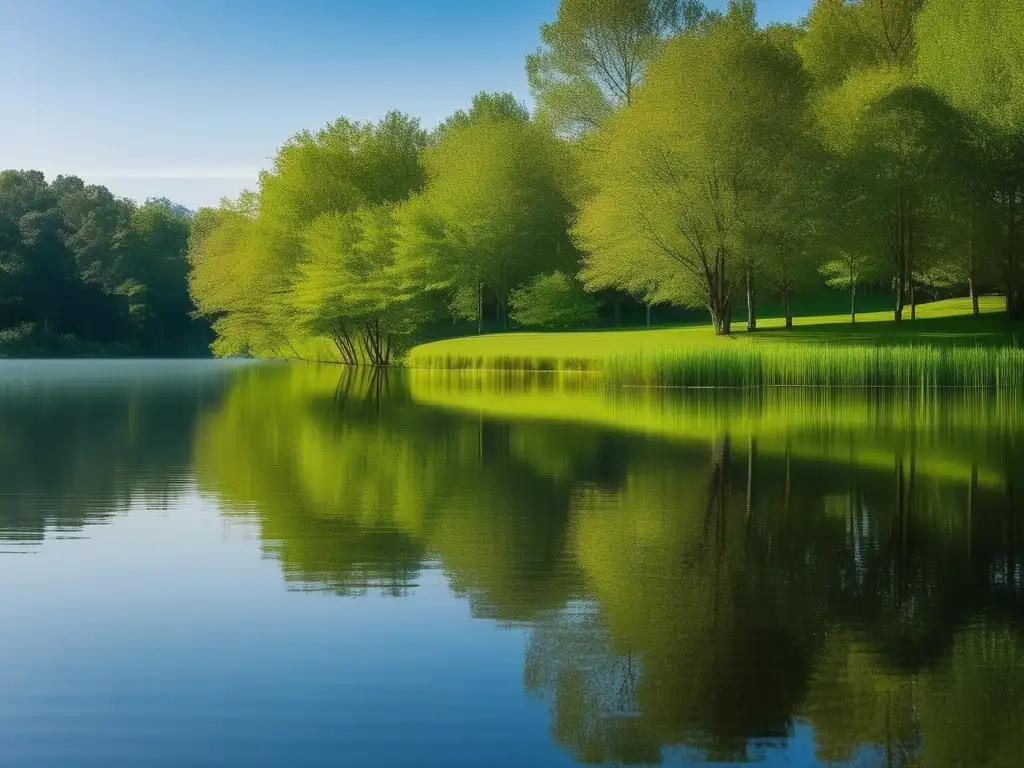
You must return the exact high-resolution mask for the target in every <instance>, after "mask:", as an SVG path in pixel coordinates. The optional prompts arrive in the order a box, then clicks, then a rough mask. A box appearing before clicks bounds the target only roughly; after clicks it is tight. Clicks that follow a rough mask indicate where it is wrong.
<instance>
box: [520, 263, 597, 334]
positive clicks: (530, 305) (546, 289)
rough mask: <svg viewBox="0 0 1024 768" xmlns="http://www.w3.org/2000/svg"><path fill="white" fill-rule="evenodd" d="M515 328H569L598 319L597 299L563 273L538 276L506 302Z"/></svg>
mask: <svg viewBox="0 0 1024 768" xmlns="http://www.w3.org/2000/svg"><path fill="white" fill-rule="evenodd" d="M509 305H510V306H511V308H512V311H511V318H512V320H513V322H515V324H516V325H522V326H534V327H542V328H572V327H579V326H583V325H588V324H590V323H592V322H594V321H595V320H596V319H597V300H596V299H595V298H594V297H593V296H591V295H590V294H589V293H587V292H586V291H584V290H583V287H582V286H581V285H580V284H579V283H577V282H575V281H573V280H571V279H570V278H569V277H567V276H566V275H565V273H563V272H557V271H556V272H550V273H548V274H545V275H538V276H537V277H535V278H534V279H533V280H531V281H530V282H529V283H527V284H526V285H525V286H523V287H522V288H519V289H518V290H514V291H512V295H511V297H510V299H509Z"/></svg>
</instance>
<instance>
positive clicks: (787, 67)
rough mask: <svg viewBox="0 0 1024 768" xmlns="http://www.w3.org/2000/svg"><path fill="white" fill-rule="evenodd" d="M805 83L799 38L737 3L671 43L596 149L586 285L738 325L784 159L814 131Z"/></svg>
mask: <svg viewBox="0 0 1024 768" xmlns="http://www.w3.org/2000/svg"><path fill="white" fill-rule="evenodd" d="M679 73H687V74H686V75H685V76H680V75H679ZM807 91H808V88H807V83H806V78H805V75H804V73H803V69H802V65H801V62H800V59H799V58H798V56H797V55H796V53H795V52H794V51H793V50H792V48H791V47H789V46H786V45H780V44H779V42H778V38H777V37H775V36H771V35H766V34H764V33H761V32H759V31H757V30H755V29H753V28H752V27H751V25H750V21H749V19H748V18H746V17H745V16H743V15H742V14H740V13H738V12H735V13H734V15H733V16H731V17H730V18H727V19H726V20H725V21H723V22H722V23H719V24H716V25H715V26H714V27H713V28H712V29H711V31H710V32H709V33H707V34H706V35H701V36H696V35H684V36H681V37H679V38H676V39H674V40H672V41H671V42H669V43H668V45H667V47H666V49H665V52H664V54H663V55H662V56H661V57H660V58H659V59H658V60H657V61H656V62H655V63H654V64H653V65H652V66H651V69H650V71H649V72H648V75H647V80H646V82H645V83H644V85H643V87H642V88H641V89H640V90H639V92H638V94H637V100H636V103H635V104H634V105H633V106H632V107H630V108H629V109H628V110H624V111H622V112H620V113H619V114H617V115H615V116H614V117H613V118H611V119H610V120H609V122H608V124H607V126H606V127H605V128H604V129H603V130H602V131H601V132H600V134H599V135H598V136H597V137H596V143H597V145H598V146H599V148H600V150H601V151H599V152H596V153H594V154H593V155H592V156H590V157H588V158H587V169H588V176H589V179H588V181H589V182H590V183H591V184H592V187H593V188H594V189H596V190H597V191H596V193H595V194H594V195H593V196H592V197H591V198H590V199H589V200H587V201H586V202H584V203H583V205H582V207H581V211H580V214H579V218H578V221H577V223H576V226H575V229H574V232H575V236H576V238H577V242H578V244H579V246H580V247H581V249H582V250H583V251H584V253H585V265H584V270H583V273H582V276H583V280H584V284H585V285H586V287H587V288H588V290H598V289H601V288H605V287H615V288H618V289H620V290H625V291H630V292H634V293H636V294H638V295H643V296H645V298H646V300H647V301H649V302H651V303H657V302H667V303H674V304H678V305H682V306H688V307H696V306H704V307H706V308H707V309H708V311H709V313H710V314H711V318H712V323H713V324H714V326H715V330H716V332H717V333H729V332H730V329H731V312H732V309H731V307H732V297H733V294H734V292H735V290H736V288H737V287H738V285H740V284H741V283H742V282H743V281H745V280H746V278H747V276H748V274H749V273H750V272H751V271H752V269H753V268H754V266H753V265H754V263H755V260H756V258H757V254H758V253H759V251H758V250H757V248H758V246H759V245H760V243H761V241H762V240H763V239H764V238H765V236H766V233H765V230H764V224H763V221H762V214H763V213H764V212H765V210H766V207H767V206H769V205H770V201H771V200H772V199H773V196H774V195H775V194H777V193H778V185H779V183H780V176H779V175H778V174H777V173H776V171H777V168H778V166H779V165H780V164H781V163H782V162H784V159H785V158H786V157H787V156H788V154H789V153H790V152H791V151H792V150H793V147H794V146H795V145H798V144H799V143H800V141H801V136H802V135H803V133H804V131H805V129H804V117H805V115H806V108H805V105H806V98H807Z"/></svg>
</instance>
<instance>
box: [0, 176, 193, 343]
mask: <svg viewBox="0 0 1024 768" xmlns="http://www.w3.org/2000/svg"><path fill="white" fill-rule="evenodd" d="M192 220H193V214H192V212H191V211H189V210H187V209H186V208H184V207H182V206H180V205H176V204H174V203H172V202H170V201H169V200H166V199H157V200H149V201H147V202H146V203H145V204H143V205H137V204H135V203H133V202H132V201H130V200H125V199H122V198H117V197H115V196H114V195H112V194H111V193H110V191H109V190H108V189H107V188H106V187H102V186H96V185H87V184H85V183H84V182H83V181H82V180H81V179H79V178H77V177H74V176H58V177H57V178H55V179H53V180H52V181H50V182H47V181H46V179H45V178H44V176H43V174H42V173H40V172H38V171H13V170H8V171H3V172H0V355H2V356H6V357H36V356H54V355H60V356H80V355H96V356H100V355H102V356H129V355H138V356H144V357H180V356H203V355H209V354H210V352H209V345H210V342H211V340H212V333H211V331H210V326H209V323H208V322H206V321H205V320H202V319H196V318H194V317H193V314H194V307H193V304H192V300H191V299H190V298H189V295H188V280H187V275H188V238H189V231H190V227H191V223H192Z"/></svg>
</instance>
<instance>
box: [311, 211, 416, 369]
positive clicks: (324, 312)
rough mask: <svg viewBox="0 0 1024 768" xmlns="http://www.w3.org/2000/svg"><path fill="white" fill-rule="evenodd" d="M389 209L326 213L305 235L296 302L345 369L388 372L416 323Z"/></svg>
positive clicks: (413, 295) (412, 296)
mask: <svg viewBox="0 0 1024 768" xmlns="http://www.w3.org/2000/svg"><path fill="white" fill-rule="evenodd" d="M395 237H396V232H395V218H394V207H393V206H389V205H381V206H374V207H368V208H361V209H359V210H356V211H353V212H350V213H326V214H324V215H322V216H320V217H318V218H317V219H315V220H314V221H313V222H312V223H311V224H310V226H309V227H308V228H307V231H306V235H305V238H306V248H305V250H306V254H307V257H306V259H305V260H304V261H303V263H302V264H301V266H300V267H299V278H298V280H297V282H296V286H295V293H294V299H293V300H294V302H295V305H296V309H297V310H298V312H299V316H300V320H301V322H303V323H305V325H306V326H307V327H308V329H309V330H310V331H311V332H312V333H313V334H314V335H324V336H327V337H328V338H330V339H331V340H332V341H333V342H334V343H335V345H336V346H337V348H338V351H339V353H340V354H341V356H342V360H344V361H345V362H346V363H348V364H350V365H356V364H358V363H359V362H361V361H364V360H365V361H367V362H369V363H370V364H371V365H374V366H387V365H389V364H390V363H391V359H392V356H393V355H394V354H395V353H396V352H398V351H400V349H401V347H402V344H403V342H404V340H405V339H406V338H407V337H408V336H409V334H410V333H412V331H413V330H415V328H416V325H417V320H418V313H417V309H418V307H417V305H416V298H417V291H416V289H415V286H412V285H409V284H407V283H405V282H404V279H405V273H403V272H402V271H401V270H400V269H399V267H398V265H397V264H396V260H395Z"/></svg>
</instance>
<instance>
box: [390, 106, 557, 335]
mask: <svg viewBox="0 0 1024 768" xmlns="http://www.w3.org/2000/svg"><path fill="white" fill-rule="evenodd" d="M424 162H425V165H426V168H427V175H428V182H427V185H426V188H425V189H424V191H423V193H422V194H421V195H419V196H417V197H416V198H414V199H413V200H411V201H410V203H409V204H408V205H407V206H405V207H404V210H403V212H402V213H401V214H400V220H401V237H400V239H401V245H400V251H401V253H400V260H401V261H403V263H408V264H415V265H418V266H417V269H419V270H420V276H419V277H418V278H417V279H418V280H419V281H420V282H422V283H424V284H429V285H432V286H438V287H441V286H444V287H446V288H447V290H449V291H450V293H451V296H452V302H451V307H452V310H453V312H454V313H455V314H456V315H458V316H461V317H465V318H467V319H468V318H472V317H474V316H475V317H476V319H477V324H478V329H480V328H482V322H483V298H484V290H485V289H487V290H489V291H491V292H492V293H493V295H494V297H495V309H496V316H497V319H498V320H499V322H500V323H502V324H506V323H507V307H508V297H509V292H510V291H511V290H512V289H513V288H515V287H517V286H519V285H520V284H522V283H523V282H525V281H527V280H529V279H531V278H532V277H534V276H535V275H537V274H538V273H540V272H541V271H543V270H544V269H551V268H558V267H560V266H564V265H565V264H566V263H568V264H571V263H572V261H573V258H574V251H573V249H572V246H571V243H570V242H569V238H568V234H567V233H568V224H569V216H570V213H571V205H570V202H569V198H568V190H569V189H570V188H571V180H570V173H571V169H572V165H571V163H572V159H571V155H570V153H569V152H568V151H567V150H566V148H565V147H564V145H563V144H562V143H561V142H560V141H559V140H557V139H556V138H555V137H554V136H552V135H550V134H549V133H547V132H545V131H544V130H542V129H541V128H540V127H538V126H536V125H534V124H533V123H530V122H526V121H523V120H522V119H520V117H519V116H517V115H513V116H511V117H509V116H498V117H495V116H493V115H492V114H490V113H487V112H484V113H482V114H479V115H478V116H477V117H475V118H472V119H470V120H468V121H461V120H460V121H457V122H456V123H455V124H453V126H452V127H451V128H450V130H448V131H447V132H446V134H445V136H444V138H443V140H442V141H441V142H440V143H439V144H438V145H437V146H435V147H432V148H431V149H430V150H429V151H428V152H427V153H426V155H425V160H424Z"/></svg>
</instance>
